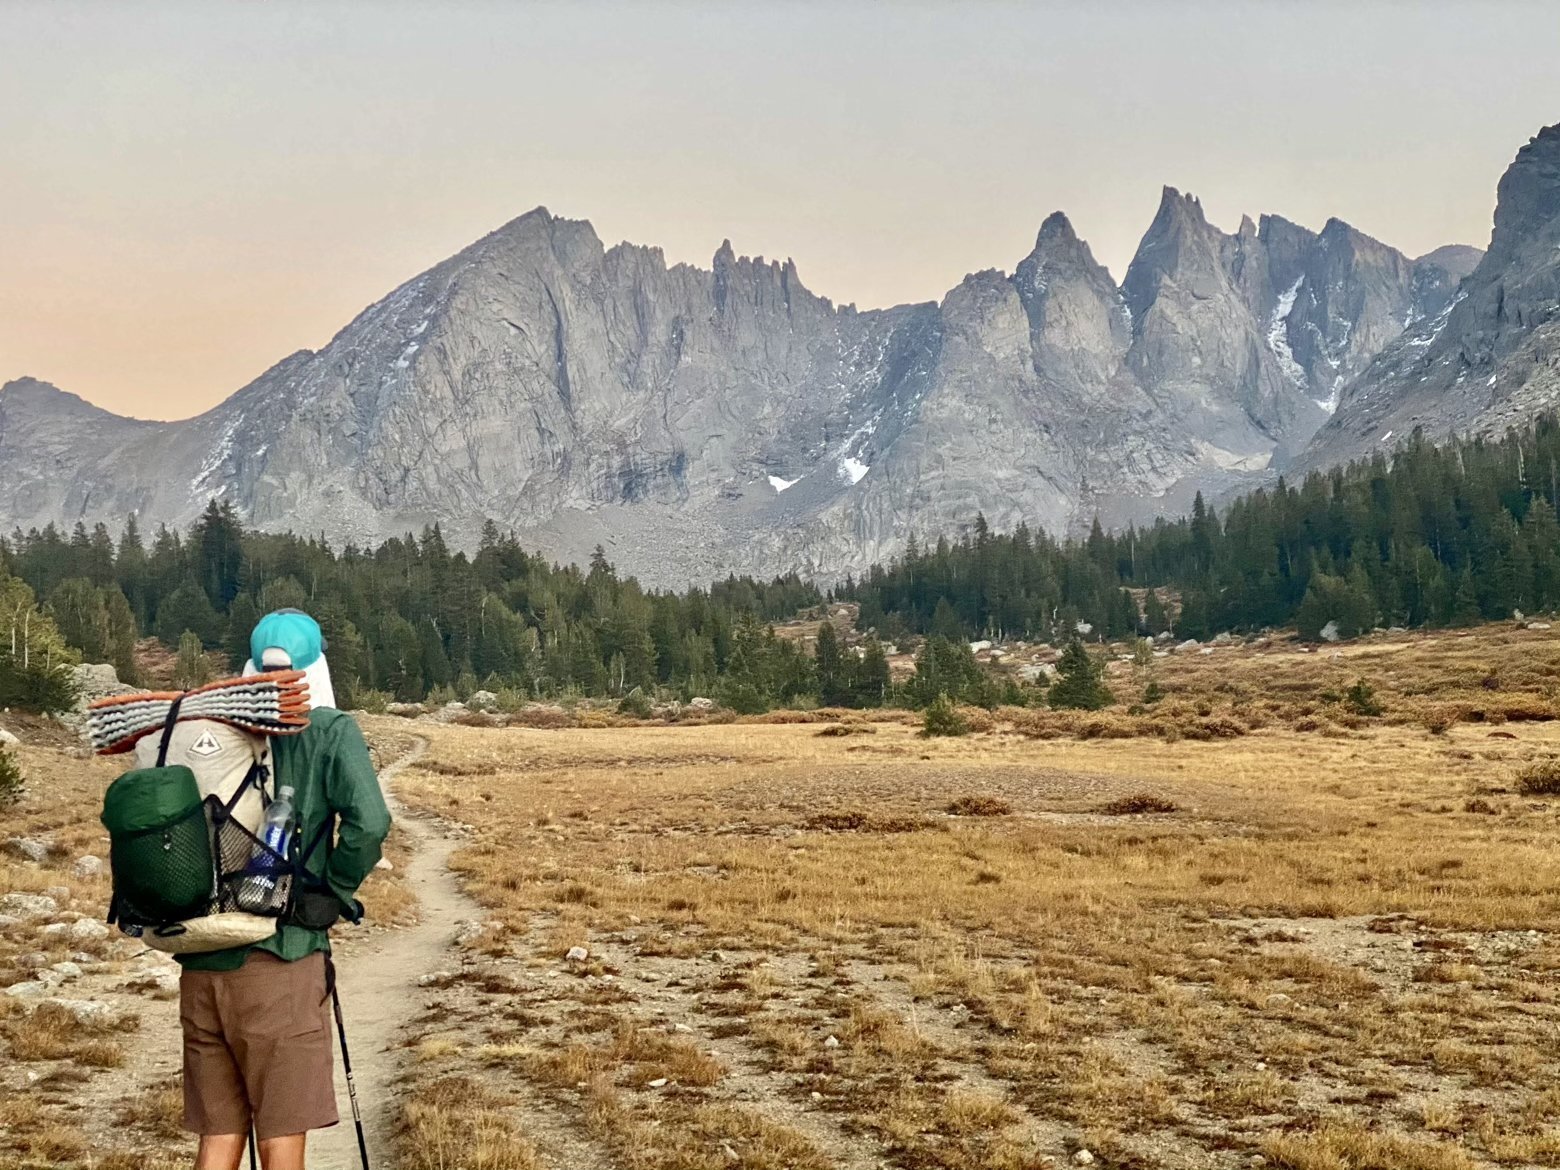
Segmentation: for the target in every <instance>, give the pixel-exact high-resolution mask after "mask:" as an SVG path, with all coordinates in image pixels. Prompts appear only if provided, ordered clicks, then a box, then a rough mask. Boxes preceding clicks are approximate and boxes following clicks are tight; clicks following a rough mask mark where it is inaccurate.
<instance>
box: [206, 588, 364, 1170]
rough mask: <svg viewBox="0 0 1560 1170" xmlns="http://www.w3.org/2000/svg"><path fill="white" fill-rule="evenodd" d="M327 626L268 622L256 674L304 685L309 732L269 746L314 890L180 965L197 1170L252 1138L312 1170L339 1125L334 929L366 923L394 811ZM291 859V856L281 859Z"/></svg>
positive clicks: (290, 1163) (295, 1166) (273, 1154)
mask: <svg viewBox="0 0 1560 1170" xmlns="http://www.w3.org/2000/svg"><path fill="white" fill-rule="evenodd" d="M325 649H326V646H325V640H324V638H323V637H322V636H321V633H320V627H319V623H317V622H316V621H315V620H314V619H313V618H312V617H309V616H308V615H307V614H305V613H301V612H299V611H297V610H281V611H278V612H276V613H271V614H267V615H266V616H265V617H263V618H261V619H260V622H259V624H257V625H256V626H255V629H254V632H253V634H252V635H251V637H250V652H251V660H250V662H249V664H248V665H247V666H246V668H245V673H246V674H256V673H259V672H261V671H271V670H283V669H293V670H301V671H303V672H304V673H305V676H306V677H307V681H308V684H309V692H310V696H311V701H310V706H311V710H310V712H309V726H308V728H307V729H306V730H304V731H303V732H302V733H301V734H298V735H289V736H278V737H277V738H275V739H274V740H272V741H271V750H272V753H273V762H274V768H275V776H276V783H277V785H278V792H279V793H281V797H282V798H285V797H286V796H287V794H286V793H285V792H282V789H283V788H290V789H291V790H292V791H291V794H290V800H291V817H290V821H291V824H292V825H293V828H292V830H291V831H292V832H293V833H294V834H295V839H296V841H297V843H298V845H299V846H300V847H301V849H302V850H303V852H302V854H301V855H302V856H303V858H304V862H303V870H304V880H303V883H302V887H301V889H299V890H297V891H295V892H294V895H293V908H292V910H291V912H290V913H289V915H288V916H287V917H286V918H284V919H283V920H282V922H281V923H280V925H279V926H278V927H277V929H276V932H275V933H274V934H272V935H271V936H270V937H268V938H266V939H264V940H263V941H260V942H257V943H252V944H249V945H246V946H239V947H232V948H229V949H227V950H219V951H208V952H205V953H193V954H180V955H179V956H178V959H179V962H180V964H181V965H182V966H183V974H182V976H181V978H180V981H179V1019H180V1023H181V1025H182V1028H183V1033H184V1125H185V1128H186V1129H189V1130H191V1131H193V1132H194V1133H196V1134H199V1135H200V1147H199V1151H198V1153H197V1155H196V1162H195V1165H196V1170H237V1168H238V1166H239V1164H240V1161H241V1159H242V1157H243V1153H244V1146H245V1144H246V1142H247V1140H248V1138H249V1136H250V1130H251V1126H252V1127H253V1131H254V1135H255V1138H256V1139H257V1141H258V1144H259V1150H260V1159H261V1162H262V1164H263V1165H264V1166H265V1168H266V1170H305V1163H304V1156H305V1155H304V1150H305V1145H306V1143H307V1139H308V1131H309V1130H311V1129H323V1128H325V1127H326V1126H331V1125H335V1124H336V1123H337V1121H338V1120H339V1118H338V1116H337V1112H336V1095H335V1083H334V1080H333V1078H332V1069H331V1062H332V1044H331V1030H330V1016H329V1011H330V1009H329V1006H328V1000H329V998H330V992H331V987H332V985H333V980H334V971H333V968H332V967H331V966H330V937H329V934H328V933H327V932H328V931H329V929H330V927H331V925H332V924H334V923H335V922H337V921H338V920H339V919H341V918H346V919H348V920H350V921H353V922H356V921H358V920H359V919H361V917H362V904H361V903H359V902H358V901H357V900H356V893H357V889H358V886H359V885H361V884H362V882H363V879H364V878H366V877H367V876H368V874H369V873H370V871H372V870H373V868H374V866H375V864H376V863H377V862H378V861H379V858H380V850H381V846H382V845H383V843H384V839H385V836H386V835H387V834H388V833H389V831H390V812H389V809H387V808H386V807H385V800H384V795H383V793H382V792H381V790H380V787H379V780H378V777H377V775H376V774H375V771H374V765H373V762H372V760H371V759H370V758H369V754H368V747H367V745H366V744H365V743H364V741H363V733H362V732H361V731H360V730H359V728H358V725H357V723H356V721H355V720H353V718H352V717H351V716H350V715H347V714H346V713H345V712H342V711H339V710H337V709H336V707H335V695H334V692H333V691H332V688H331V684H330V668H329V665H328V664H327V662H326V660H325ZM283 852H285V850H283Z"/></svg>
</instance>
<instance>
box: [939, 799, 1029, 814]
mask: <svg viewBox="0 0 1560 1170" xmlns="http://www.w3.org/2000/svg"><path fill="white" fill-rule="evenodd" d="M1012 811H1013V806H1012V805H1011V804H1009V803H1008V802H1007V801H1005V800H1003V799H1002V798H1001V797H997V796H961V797H959V798H958V799H957V800H954V801H952V802H951V803H950V804H949V805H948V808H947V812H948V814H949V815H950V816H955V817H1005V816H1007V815H1008V814H1009V813H1011V812H1012Z"/></svg>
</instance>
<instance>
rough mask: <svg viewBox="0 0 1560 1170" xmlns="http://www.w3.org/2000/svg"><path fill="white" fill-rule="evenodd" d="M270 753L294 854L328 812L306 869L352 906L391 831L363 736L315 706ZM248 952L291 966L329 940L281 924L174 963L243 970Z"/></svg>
mask: <svg viewBox="0 0 1560 1170" xmlns="http://www.w3.org/2000/svg"><path fill="white" fill-rule="evenodd" d="M271 755H272V763H273V765H274V771H275V776H274V777H273V783H274V784H290V785H292V786H293V789H294V795H293V799H294V801H295V802H296V808H297V814H298V837H297V840H298V843H299V845H298V847H299V848H300V849H306V848H308V846H309V843H310V842H311V841H313V840H314V838H315V836H316V835H317V834H318V833H319V831H320V828H321V826H323V825H324V824H325V823H326V821H327V819H328V818H329V817H330V816H331V815H332V814H334V816H335V817H336V833H335V841H334V842H332V841H330V840H325V841H322V842H321V843H320V845H319V846H317V847H316V849H315V851H314V853H313V854H312V855H311V856H310V857H309V859H308V869H309V872H310V873H311V874H312V875H313V876H314V877H316V878H318V879H321V880H323V881H324V882H325V884H326V885H328V886H329V887H330V888H331V889H332V890H333V891H334V892H335V894H336V897H337V898H339V899H341V904H342V905H343V906H351V905H352V898H353V895H355V894H356V893H357V888H358V887H359V886H360V885H362V884H363V879H364V878H366V877H367V876H368V875H369V873H370V872H371V871H372V870H373V868H374V866H375V865H376V864H377V863H378V861H379V853H380V846H381V845H383V844H384V840H385V836H386V835H387V834H388V833H389V832H390V810H389V809H388V808H386V807H385V797H384V793H383V792H382V791H381V790H380V788H379V777H378V776H377V775H376V774H375V772H374V764H373V761H372V760H371V759H370V758H369V755H368V745H367V744H365V743H364V742H363V733H362V731H360V730H359V729H358V725H357V722H356V720H354V719H353V718H352V716H350V715H347V714H345V713H343V712H341V711H337V710H336V709H335V708H333V707H317V708H315V709H314V711H313V712H311V713H310V715H309V727H308V730H306V731H304V732H302V733H301V734H299V735H286V736H278V737H277V738H276V739H274V740H273V741H272V743H271ZM252 950H262V951H270V952H271V954H273V955H276V956H277V957H278V958H281V959H286V960H287V961H288V962H292V961H294V960H296V959H301V958H303V957H304V956H306V955H312V954H313V953H314V952H315V951H329V950H330V938H329V936H328V935H327V934H326V933H325V931H323V930H309V929H307V928H306V927H302V926H282V927H279V928H278V929H277V932H276V933H275V934H274V935H272V936H271V937H270V938H268V939H266V940H265V941H264V942H258V943H254V944H253V945H252V946H244V947H232V948H230V949H229V950H225V951H207V952H206V953H204V954H198V955H180V956H179V957H178V958H179V962H180V963H182V964H183V965H184V966H185V967H186V968H187V969H188V970H191V971H231V970H234V969H235V968H237V967H240V966H242V965H243V962H244V959H245V958H247V957H248V955H249V952H250V951H252Z"/></svg>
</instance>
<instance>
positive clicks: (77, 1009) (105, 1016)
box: [43, 999, 119, 1024]
mask: <svg viewBox="0 0 1560 1170" xmlns="http://www.w3.org/2000/svg"><path fill="white" fill-rule="evenodd" d="M43 1002H44V1003H45V1004H48V1005H49V1006H50V1007H55V1008H59V1009H60V1010H61V1011H64V1012H68V1013H70V1014H71V1015H72V1016H74V1017H75V1019H76V1022H77V1023H78V1024H110V1023H113V1022H114V1021H115V1020H117V1019H118V1018H119V1013H118V1012H116V1011H115V1010H114V1009H113V1008H112V1007H110V1006H109V1005H108V1004H106V1003H101V1002H99V1001H98V1000H95V999H46V1000H44V1001H43Z"/></svg>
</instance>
